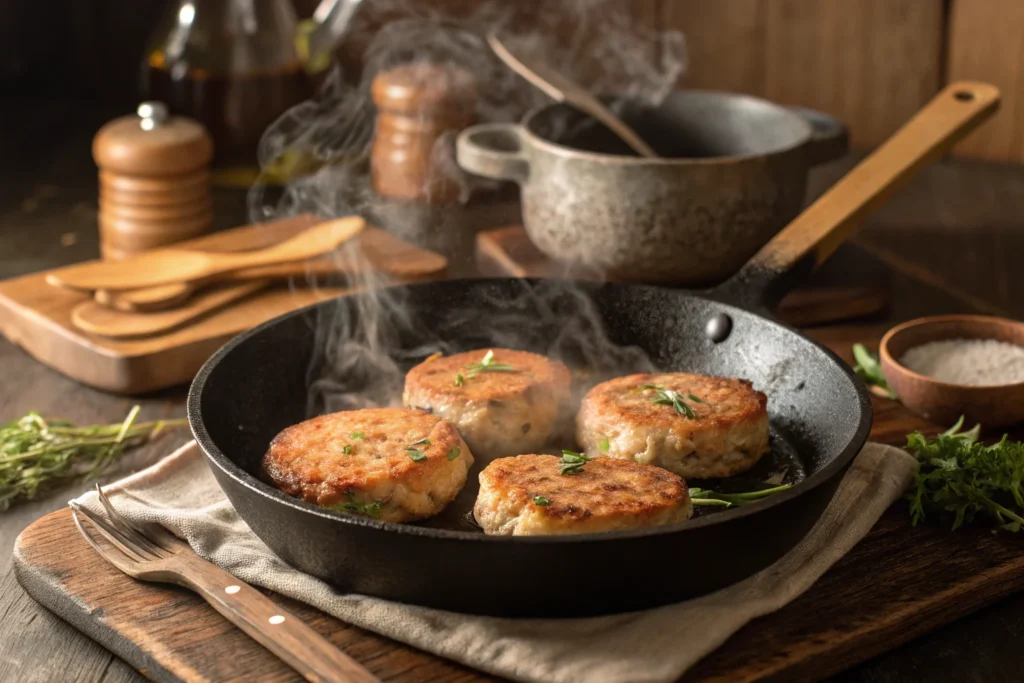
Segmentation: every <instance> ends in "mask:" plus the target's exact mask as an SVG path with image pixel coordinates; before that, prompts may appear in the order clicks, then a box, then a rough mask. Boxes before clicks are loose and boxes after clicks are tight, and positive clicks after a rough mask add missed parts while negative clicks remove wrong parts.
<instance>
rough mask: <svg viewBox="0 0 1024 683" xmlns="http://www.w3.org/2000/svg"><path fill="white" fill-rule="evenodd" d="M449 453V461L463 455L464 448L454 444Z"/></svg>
mask: <svg viewBox="0 0 1024 683" xmlns="http://www.w3.org/2000/svg"><path fill="white" fill-rule="evenodd" d="M447 455H448V460H449V461H451V460H454V459H455V458H457V457H459V456H460V455H462V449H461V448H459V447H458V446H452V447H451V448H449V449H448V453H447Z"/></svg>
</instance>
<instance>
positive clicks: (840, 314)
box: [476, 225, 889, 327]
mask: <svg viewBox="0 0 1024 683" xmlns="http://www.w3.org/2000/svg"><path fill="white" fill-rule="evenodd" d="M476 262H477V268H479V269H480V272H481V273H483V274H484V275H490V276H495V277H502V276H511V277H537V278H542V277H558V276H560V275H561V274H562V273H563V271H562V269H561V268H560V266H559V265H558V263H557V262H555V261H552V260H551V259H549V258H548V257H547V256H545V255H544V254H543V253H542V252H541V251H540V250H539V249H537V247H536V246H534V244H533V242H531V241H530V238H529V237H528V236H527V235H526V230H525V229H524V228H523V227H522V226H521V225H511V226H506V227H504V228H497V229H495V230H487V231H485V232H481V233H479V234H478V235H477V237H476ZM888 302H889V296H888V292H887V290H886V289H885V288H884V287H880V286H873V287H862V286H858V287H841V286H840V287H821V286H817V287H807V288H803V289H797V290H795V291H793V292H791V293H790V294H789V295H788V296H787V297H786V298H785V299H784V300H783V301H782V304H781V305H780V306H779V316H780V317H781V318H782V319H783V320H785V321H786V322H787V323H789V324H790V325H794V326H796V327H811V326H814V325H826V324H830V323H835V322H837V321H840V320H851V319H855V318H862V317H866V316H870V315H873V314H875V313H879V312H881V311H883V310H885V307H886V305H887V304H888Z"/></svg>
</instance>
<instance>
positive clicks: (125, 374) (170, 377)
mask: <svg viewBox="0 0 1024 683" xmlns="http://www.w3.org/2000/svg"><path fill="white" fill-rule="evenodd" d="M316 221H317V219H316V218H315V217H314V216H297V217H295V218H290V219H286V220H281V221H274V222H272V223H265V224H261V225H255V226H247V227H242V228H235V229H233V230H226V231H224V232H219V233H215V234H213V235H208V236H205V237H202V238H199V239H195V240H189V241H187V242H182V243H180V244H178V245H175V246H180V247H189V248H196V249H201V250H208V251H245V250H248V249H258V248H262V247H266V246H269V245H271V244H274V243H277V242H280V241H282V240H284V239H287V238H288V237H291V236H292V235H294V234H296V233H298V232H300V231H301V230H303V229H305V228H306V227H309V226H310V225H312V224H313V223H315V222H316ZM357 239H358V240H359V241H360V243H361V245H362V247H363V250H364V253H365V254H366V256H367V259H368V260H369V261H370V262H371V263H373V264H374V265H376V266H377V267H378V268H384V269H388V270H389V272H392V271H393V272H395V273H396V274H395V275H394V276H393V277H392V278H391V280H392V281H393V282H405V281H409V280H410V279H412V278H410V277H406V276H403V275H402V274H401V273H402V272H403V271H404V272H409V271H415V272H417V273H422V272H424V271H425V270H426V271H429V275H427V277H440V276H443V275H444V273H445V269H446V267H447V262H446V261H445V259H444V258H443V257H441V256H439V255H437V254H434V253H433V252H429V251H425V250H423V249H420V248H418V247H415V246H413V245H411V244H409V243H408V242H404V241H402V240H399V239H398V238H396V237H393V236H392V235H389V234H388V233H387V232H385V231H383V230H381V229H379V228H370V227H368V228H367V229H366V230H365V231H364V232H363V233H362V234H361V235H360V236H359V237H358V238H357ZM310 263H311V264H312V271H313V272H314V273H318V274H319V275H320V276H323V275H324V274H325V272H326V271H328V270H330V269H331V268H332V267H333V266H332V264H330V263H327V264H322V263H321V262H310ZM47 272H50V271H44V272H40V273H32V274H29V275H25V276H22V277H18V278H14V279H11V280H6V281H3V282H0V333H3V335H4V336H5V337H7V338H8V339H9V340H11V341H12V342H13V343H15V344H17V345H19V346H21V347H22V348H24V349H25V350H26V351H27V352H28V353H29V354H31V355H32V356H33V357H35V358H36V359H37V360H39V361H41V362H43V363H45V364H46V365H49V366H50V367H53V368H55V369H56V370H59V371H60V372H62V373H64V374H65V375H68V376H69V377H71V378H72V379H75V380H78V381H79V382H82V383H83V384H88V385H90V386H93V387H96V388H98V389H103V390H105V391H111V392H114V393H119V394H140V393H144V392H148V391H153V390H156V389H162V388H164V387H169V386H175V385H178V384H183V383H186V382H189V381H191V379H192V377H193V376H194V375H195V373H196V371H197V370H198V369H199V368H200V366H202V364H203V363H204V362H205V361H206V359H207V358H209V357H210V355H211V354H212V353H213V352H214V351H216V350H217V349H218V348H219V347H220V346H221V345H222V344H223V343H224V342H226V341H227V340H228V339H230V338H231V337H233V336H235V335H236V334H238V333H239V332H242V331H244V330H247V329H250V328H251V327H254V326H256V325H258V324H260V323H262V322H264V321H266V320H269V319H271V318H274V317H276V316H278V315H282V314H284V313H287V312H289V311H293V310H295V309H297V308H301V307H303V306H307V305H309V304H312V303H315V302H317V301H321V300H323V299H327V298H333V297H335V296H338V295H340V294H343V293H346V292H348V291H351V290H350V289H349V288H348V287H346V286H345V285H344V284H340V285H339V284H337V282H336V281H335V283H334V284H330V285H324V286H320V287H316V288H308V287H302V288H296V289H294V290H291V289H290V288H289V287H288V286H287V284H280V285H278V286H274V287H272V288H270V289H267V290H263V291H260V292H258V293H256V294H254V295H252V296H250V297H247V298H245V299H243V300H241V301H239V302H237V303H235V304H232V305H231V306H228V307H226V308H224V309H222V310H218V311H216V312H213V313H211V314H210V315H207V316H205V317H203V318H201V319H199V320H197V321H195V322H193V323H189V324H188V325H186V326H183V327H180V328H177V329H175V330H172V331H170V332H168V333H166V334H160V335H158V336H153V337H146V338H140V339H127V340H116V339H107V338H104V337H100V336H94V335H89V334H86V333H84V332H82V331H81V330H79V329H77V328H76V327H75V326H74V325H73V324H72V323H71V311H72V310H73V309H74V308H75V307H76V306H77V305H78V304H80V303H82V302H83V301H86V300H87V299H86V295H85V294H81V293H78V292H72V291H68V290H65V289H60V288H57V287H53V286H51V285H49V284H47V282H46V280H45V278H46V275H47ZM422 278H423V276H422V275H420V276H418V277H417V279H422Z"/></svg>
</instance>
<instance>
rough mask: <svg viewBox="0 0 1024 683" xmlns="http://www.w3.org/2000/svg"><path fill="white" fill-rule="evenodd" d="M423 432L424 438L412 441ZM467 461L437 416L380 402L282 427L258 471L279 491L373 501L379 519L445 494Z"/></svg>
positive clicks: (425, 509)
mask: <svg viewBox="0 0 1024 683" xmlns="http://www.w3.org/2000/svg"><path fill="white" fill-rule="evenodd" d="M424 439H425V440H427V441H429V444H428V443H417V442H421V441H423V440H424ZM410 449H415V451H416V452H412V451H411V450H410ZM410 454H411V455H412V456H414V457H416V458H417V459H415V460H414V459H413V457H410ZM420 454H422V456H423V457H422V458H420ZM449 455H451V456H452V457H449ZM472 463H473V456H472V453H471V452H470V450H469V448H468V447H467V446H466V444H465V443H464V442H463V441H462V439H461V438H460V437H459V434H458V432H457V431H456V430H455V428H454V427H453V426H452V425H451V424H449V423H448V422H446V421H445V420H443V419H442V418H440V417H438V416H436V415H430V414H428V413H425V412H423V411H421V410H408V409H404V408H379V409H367V410H353V411H346V412H340V413H333V414H330V415H322V416H320V417H316V418H313V419H311V420H306V421H305V422H300V423H299V424H297V425H293V426H291V427H288V428H287V429H285V430H284V431H282V432H281V433H280V434H278V435H277V436H276V437H274V440H273V441H272V442H271V444H270V449H269V450H268V451H267V453H266V455H265V456H264V458H263V471H264V473H265V474H266V476H267V478H268V479H269V480H270V481H271V482H272V483H273V484H274V485H276V486H277V487H278V488H280V489H281V490H283V491H284V492H286V493H288V494H289V495H293V496H297V497H300V498H303V499H304V500H307V501H309V502H311V503H315V504H316V505H321V506H324V507H336V506H344V505H345V504H346V503H352V502H356V503H360V504H368V503H377V504H380V505H381V506H382V513H381V515H380V516H381V518H382V519H387V520H389V521H409V520H411V519H420V518H422V517H426V516H429V515H431V514H436V513H437V512H440V510H441V509H443V508H444V506H445V505H447V504H448V503H449V502H451V500H452V499H453V498H454V497H455V494H457V493H458V491H459V489H461V488H462V485H463V484H464V483H465V480H466V473H467V472H468V469H469V466H470V465H472ZM396 496H397V500H396Z"/></svg>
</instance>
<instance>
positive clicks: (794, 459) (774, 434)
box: [416, 424, 807, 533]
mask: <svg viewBox="0 0 1024 683" xmlns="http://www.w3.org/2000/svg"><path fill="white" fill-rule="evenodd" d="M769 447H770V450H769V451H768V453H766V454H765V456H764V457H763V458H761V459H760V460H759V461H758V462H757V464H756V465H754V467H752V468H751V469H750V470H749V471H747V472H744V473H743V474H737V475H736V476H734V477H729V478H727V479H688V480H687V481H686V483H687V485H688V486H690V487H699V488H702V489H712V490H714V491H720V492H722V493H736V492H740V491H755V490H757V489H761V488H765V487H766V486H778V485H780V484H798V483H800V482H801V481H803V480H804V479H805V478H806V477H807V468H806V466H805V464H804V461H803V459H801V457H800V453H799V452H798V450H797V449H796V447H795V446H794V445H793V443H792V442H791V441H790V440H789V439H788V438H787V437H786V436H785V434H784V433H783V431H782V430H780V429H778V428H777V427H776V426H775V425H774V424H773V425H772V426H771V440H770V442H769ZM547 452H548V453H550V454H552V455H556V454H559V451H556V450H549V451H547ZM479 474H480V469H479V466H478V465H474V467H473V469H471V470H470V472H469V479H468V480H467V481H466V485H465V486H464V487H463V489H462V491H460V492H459V495H458V496H457V497H456V498H455V500H454V501H452V503H451V505H449V506H448V507H447V508H445V509H444V510H443V511H442V512H441V514H439V515H436V516H434V517H432V518H430V519H426V520H423V521H422V522H417V523H416V525H417V526H425V527H431V528H435V529H452V530H455V531H480V527H478V526H477V525H476V522H475V521H474V519H473V504H474V503H475V502H476V496H477V493H478V492H479V489H480V480H479V479H478V477H479ZM721 512H723V509H722V508H717V507H716V508H708V507H701V506H699V505H698V506H694V516H695V517H696V516H700V515H714V514H721ZM481 533H483V532H481Z"/></svg>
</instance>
